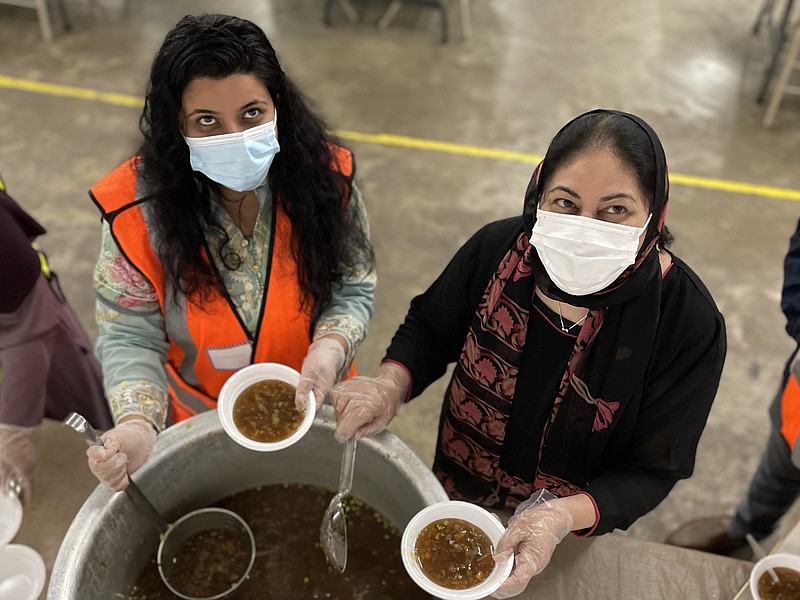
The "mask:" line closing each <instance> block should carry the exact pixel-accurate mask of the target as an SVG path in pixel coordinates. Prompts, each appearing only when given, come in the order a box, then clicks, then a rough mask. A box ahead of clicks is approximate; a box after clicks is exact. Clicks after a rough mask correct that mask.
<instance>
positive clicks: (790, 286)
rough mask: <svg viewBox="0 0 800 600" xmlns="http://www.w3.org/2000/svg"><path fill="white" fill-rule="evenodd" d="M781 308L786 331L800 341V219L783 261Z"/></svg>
mask: <svg viewBox="0 0 800 600" xmlns="http://www.w3.org/2000/svg"><path fill="white" fill-rule="evenodd" d="M781 308H782V309H783V314H785V315H786V332H787V333H788V334H789V335H790V336H792V337H793V338H794V339H795V340H796V341H797V342H798V343H800V221H798V223H797V229H796V230H795V232H794V234H793V235H792V238H791V240H790V241H789V251H788V252H787V253H786V258H785V259H784V261H783V292H782V294H781Z"/></svg>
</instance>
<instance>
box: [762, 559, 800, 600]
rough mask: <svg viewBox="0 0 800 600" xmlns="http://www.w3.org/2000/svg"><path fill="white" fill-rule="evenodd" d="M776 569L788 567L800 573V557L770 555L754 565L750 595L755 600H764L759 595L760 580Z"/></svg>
mask: <svg viewBox="0 0 800 600" xmlns="http://www.w3.org/2000/svg"><path fill="white" fill-rule="evenodd" d="M776 567H786V568H788V569H793V570H794V571H797V572H798V573H800V556H798V555H796V554H787V553H778V554H768V555H767V556H765V557H764V558H762V559H761V560H759V561H758V562H757V563H756V564H755V565H753V569H752V570H751V571H750V595H751V596H753V600H764V598H762V596H761V595H760V594H759V593H758V580H759V579H761V576H762V575H764V574H765V573H766V572H767V569H770V568H772V569H774V568H776ZM767 577H769V574H767Z"/></svg>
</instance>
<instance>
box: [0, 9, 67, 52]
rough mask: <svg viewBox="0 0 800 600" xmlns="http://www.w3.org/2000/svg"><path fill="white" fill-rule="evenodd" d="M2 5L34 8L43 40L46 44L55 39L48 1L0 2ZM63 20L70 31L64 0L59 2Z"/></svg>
mask: <svg viewBox="0 0 800 600" xmlns="http://www.w3.org/2000/svg"><path fill="white" fill-rule="evenodd" d="M0 4H11V5H13V6H22V7H24V8H32V9H34V10H35V11H36V17H37V18H38V19H39V29H40V30H41V32H42V38H44V40H45V41H46V42H49V41H51V40H52V39H53V24H52V22H51V21H50V12H49V10H48V8H47V0H0ZM57 4H58V8H59V11H60V12H61V18H62V19H63V21H64V27H65V29H69V28H70V26H69V20H68V19H67V8H66V7H65V6H64V0H57Z"/></svg>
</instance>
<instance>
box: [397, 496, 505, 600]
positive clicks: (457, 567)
mask: <svg viewBox="0 0 800 600" xmlns="http://www.w3.org/2000/svg"><path fill="white" fill-rule="evenodd" d="M504 531H505V528H504V527H503V524H502V523H501V522H500V519H498V518H497V517H496V516H495V515H493V514H492V513H490V512H489V511H487V510H485V509H483V508H481V507H480V506H477V505H475V504H470V503H468V502H461V501H457V500H451V501H446V502H439V503H437V504H433V505H431V506H428V507H426V508H424V509H422V510H421V511H419V512H418V513H417V514H416V515H415V516H414V518H412V519H411V521H409V523H408V525H407V526H406V528H405V530H404V532H403V537H402V540H401V556H402V559H403V565H404V566H405V568H406V571H408V574H409V575H410V576H411V579H413V580H414V582H415V583H416V584H417V585H418V586H420V587H421V588H422V589H424V590H425V591H427V592H428V593H430V594H432V595H434V596H436V597H437V598H443V599H444V600H478V599H479V598H484V597H486V596H488V595H490V594H492V593H493V592H494V591H495V590H497V588H499V587H500V586H501V585H502V584H503V582H504V581H505V580H506V578H508V575H509V574H510V573H511V569H512V567H513V565H514V559H513V558H509V559H508V560H506V561H504V562H503V563H500V564H498V563H495V561H494V558H493V556H492V555H493V553H494V547H495V545H496V544H497V542H498V541H499V540H500V536H501V535H503V532H504Z"/></svg>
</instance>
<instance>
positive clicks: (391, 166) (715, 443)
mask: <svg viewBox="0 0 800 600" xmlns="http://www.w3.org/2000/svg"><path fill="white" fill-rule="evenodd" d="M65 2H66V7H67V9H68V13H69V16H70V19H71V21H72V24H73V29H72V31H70V32H64V31H62V29H61V27H60V22H59V21H58V19H56V24H55V25H56V27H55V28H56V39H55V40H54V41H53V42H52V43H49V44H48V43H45V42H43V41H42V40H41V37H40V34H39V29H38V25H37V21H36V17H35V13H34V11H32V10H29V9H23V8H17V7H10V6H4V5H2V3H0V114H1V115H2V118H0V140H2V142H1V143H0V172H2V173H3V175H4V176H5V178H6V180H7V183H8V185H9V188H10V191H11V193H12V194H13V195H14V196H15V197H16V198H17V199H18V200H19V201H20V203H21V204H22V205H23V206H24V207H26V208H27V209H29V210H30V211H31V212H32V213H33V214H34V215H35V216H36V217H37V218H38V219H39V220H40V221H41V222H42V223H43V224H44V225H45V226H46V227H47V228H48V230H49V233H48V234H47V236H46V237H45V238H43V239H42V240H41V241H42V245H43V246H44V248H45V249H46V250H47V251H48V252H49V254H50V256H51V259H52V263H53V266H54V268H55V269H56V270H57V272H58V273H59V274H60V277H61V281H62V282H63V287H64V288H65V291H66V294H67V296H68V297H69V299H70V300H71V302H72V303H73V305H74V306H75V308H76V310H77V311H78V313H79V316H80V317H81V319H82V321H83V323H84V324H85V325H86V327H87V328H88V330H89V331H90V332H91V333H92V334H94V333H95V332H96V328H95V326H94V322H93V296H92V290H91V273H92V267H93V264H94V261H95V258H96V254H97V251H98V247H99V223H98V215H97V212H96V210H95V208H94V206H93V205H92V204H91V202H90V201H89V199H88V196H87V193H86V192H87V190H88V189H89V187H90V186H91V184H92V183H93V182H94V181H96V180H97V179H98V178H100V177H101V176H103V175H104V174H105V173H106V172H107V171H109V170H110V169H112V168H113V167H115V166H116V165H117V164H119V163H120V162H122V160H124V159H125V158H127V157H128V156H129V155H130V154H131V153H132V152H134V151H135V149H136V148H137V145H138V139H139V138H138V131H137V123H138V118H139V114H140V107H139V106H138V105H137V103H136V102H134V105H133V106H123V105H120V104H118V103H114V100H113V98H112V99H110V100H109V99H108V98H105V99H104V98H102V97H100V98H98V97H94V98H92V97H74V96H72V97H70V96H69V94H67V93H65V91H64V90H63V89H61V90H60V89H58V88H52V87H48V86H39V87H33V88H31V89H18V88H19V86H18V85H17V83H19V82H18V80H31V81H35V82H39V83H41V84H61V85H65V86H78V87H80V88H86V89H90V90H97V91H99V92H102V93H115V94H126V95H132V96H134V97H138V98H141V97H142V96H143V94H144V89H145V84H146V80H147V75H148V72H149V66H150V62H151V60H152V57H153V55H154V53H155V51H156V49H157V48H158V46H159V45H160V43H161V41H162V40H163V37H164V35H165V33H166V32H167V30H168V29H169V28H170V27H171V26H172V25H174V23H175V22H176V21H177V20H178V19H179V18H180V17H181V16H183V15H184V14H186V13H189V12H192V13H200V12H230V13H233V14H237V15H238V16H242V17H246V18H249V19H252V20H254V21H255V22H257V23H259V24H260V25H261V26H262V27H264V29H265V30H266V32H267V34H268V36H269V37H270V38H271V40H272V41H273V43H274V45H275V47H276V48H277V50H278V53H279V55H280V57H281V58H282V61H283V64H284V67H285V70H286V71H287V72H288V73H289V74H290V75H291V76H292V77H293V78H294V79H295V81H296V82H297V83H298V84H299V85H300V87H301V88H302V89H303V90H304V91H305V92H306V94H307V95H308V96H309V97H310V98H311V99H312V101H313V103H314V104H315V106H316V107H317V108H318V109H319V111H320V112H321V113H322V114H323V115H324V116H325V118H326V119H327V120H328V123H329V125H330V126H331V127H332V128H334V129H337V130H341V131H343V132H351V133H347V136H346V139H345V141H346V143H347V144H348V145H349V146H350V147H351V148H352V149H353V150H354V151H355V153H356V155H357V160H358V176H359V180H360V184H361V188H362V190H363V192H364V195H365V198H366V201H367V205H368V210H369V213H370V219H371V226H372V236H373V241H374V244H375V249H376V254H377V265H378V273H379V287H378V292H377V298H376V307H375V317H374V319H373V321H372V323H371V325H370V332H369V335H368V338H367V340H366V342H365V343H364V345H363V347H362V348H361V350H360V351H359V355H358V361H359V365H360V367H361V370H362V372H365V373H367V374H370V373H372V372H373V371H374V369H375V367H376V366H377V363H378V361H379V360H380V358H381V356H382V354H383V351H384V349H385V348H386V346H387V344H388V342H389V340H390V338H391V336H392V334H393V332H394V330H395V329H396V327H397V325H398V324H399V322H400V321H401V320H402V318H403V317H404V315H405V312H406V310H407V307H408V302H409V300H410V299H411V298H412V297H413V296H414V295H415V294H417V293H419V292H421V291H422V290H424V289H425V288H426V287H427V285H428V284H429V283H430V282H431V281H432V280H433V279H434V277H435V276H436V275H437V274H438V273H439V272H440V270H441V269H442V268H443V267H444V265H445V264H446V263H447V261H448V260H449V258H450V257H451V255H452V254H453V253H454V252H455V250H456V249H457V248H458V247H459V246H460V244H462V243H463V242H464V241H465V240H466V238H467V237H468V236H469V235H470V234H471V233H472V232H473V231H474V230H476V229H477V228H478V227H479V226H481V225H482V224H484V223H485V222H488V221H490V220H494V219H498V218H502V217H506V216H509V215H513V214H516V213H518V212H519V211H520V209H521V207H522V197H523V194H524V191H525V188H526V185H527V183H528V179H529V177H530V173H531V172H532V169H533V164H532V163H531V160H530V159H528V160H524V156H523V157H522V158H520V157H518V155H514V154H513V153H514V152H517V153H530V154H534V155H541V154H543V153H544V151H545V150H546V148H547V145H548V143H549V140H550V139H551V137H552V136H553V135H554V134H555V133H556V131H557V130H558V129H559V127H560V126H561V125H562V124H563V123H565V122H566V121H567V120H569V119H570V118H571V117H573V116H574V115H576V114H578V113H580V112H583V111H585V110H588V109H591V108H595V107H598V106H600V107H607V108H617V109H621V110H626V111H630V112H633V113H636V114H639V115H641V116H643V117H644V118H645V119H646V120H648V121H649V122H650V123H651V124H652V125H653V127H654V128H655V130H656V131H657V132H658V133H659V134H660V136H661V138H662V141H663V143H664V146H665V148H666V152H667V157H668V159H669V162H670V172H671V173H672V174H673V175H674V176H695V177H699V178H707V179H705V180H704V181H707V180H726V181H732V182H737V183H740V184H755V185H762V186H772V187H778V188H788V189H789V190H794V200H797V199H798V198H800V196H798V192H797V190H798V189H800V169H798V152H799V151H800V101H798V99H797V98H795V99H791V98H790V99H787V100H786V101H785V102H784V104H783V106H782V108H781V110H780V112H779V113H778V118H777V121H776V124H775V126H774V127H773V128H772V129H770V130H766V129H764V128H763V127H762V126H761V118H762V116H763V110H764V108H763V106H760V105H758V104H756V102H755V100H754V99H755V97H756V95H757V92H758V88H759V85H760V83H761V77H762V73H763V70H764V64H765V57H766V52H767V39H766V36H765V32H764V31H762V32H761V34H760V35H753V34H752V32H751V27H752V25H753V23H754V20H755V17H756V13H757V9H758V8H757V7H758V5H760V3H755V2H752V1H750V0H706V1H705V2H696V1H695V0H669V1H666V0H615V1H614V2H613V3H592V2H575V1H572V2H570V1H565V2H531V1H530V0H474V1H473V2H472V11H471V12H472V20H473V28H474V33H473V36H472V37H471V39H468V40H462V39H461V38H460V36H459V28H458V21H457V19H455V18H454V19H453V21H454V24H453V28H452V32H453V35H452V38H453V39H452V42H451V43H450V44H447V45H442V44H440V43H439V41H438V32H439V30H438V22H437V17H436V16H435V14H434V13H432V12H430V11H429V10H428V9H421V8H419V7H415V6H408V7H404V8H403V9H402V10H401V12H400V13H399V14H398V16H397V18H396V19H395V20H394V22H393V23H392V24H391V25H390V27H389V28H388V29H387V30H386V31H378V30H377V29H376V27H375V25H374V24H375V22H376V21H377V20H378V18H379V17H380V16H381V14H382V12H383V10H384V9H385V7H386V6H387V5H388V0H381V1H377V0H372V1H369V0H354V4H355V6H356V7H357V8H358V9H359V10H361V11H362V13H363V19H362V22H361V23H359V24H352V23H350V22H349V21H348V20H347V19H346V18H345V16H344V14H343V13H342V12H341V10H339V9H338V8H335V11H334V25H333V27H331V28H326V27H325V26H324V25H323V23H322V4H323V2H322V1H321V0H260V1H259V2H255V1H244V0H235V1H227V2H222V1H211V0H203V1H197V0H195V1H192V2H189V1H187V0H171V1H170V2H162V1H160V0H133V1H131V2H129V6H127V5H126V4H124V3H123V0H93V1H91V2H90V1H89V0H65ZM451 5H452V6H453V7H454V11H453V13H454V16H455V15H457V12H456V11H455V5H456V3H455V2H452V3H451ZM54 12H56V11H54ZM9 78H13V79H9ZM352 132H357V133H362V134H378V133H388V134H394V135H398V136H408V137H410V138H414V139H421V140H435V141H441V142H449V143H453V144H460V145H468V146H477V147H480V148H483V149H500V150H503V151H506V153H505V154H503V153H500V154H498V155H497V157H496V158H492V157H488V156H486V154H488V153H483V155H481V154H480V153H478V155H477V156H476V155H470V154H468V153H466V152H458V151H457V149H458V148H463V146H458V147H457V148H456V150H455V151H454V150H450V151H439V150H435V149H430V148H409V147H404V146H401V145H400V146H398V145H392V144H391V143H377V142H376V141H374V140H373V139H370V138H368V139H367V140H366V141H363V140H362V141H359V140H356V139H355V138H354V136H353V134H352ZM681 181H684V182H685V183H684V184H680V183H678V181H677V180H676V181H673V188H672V198H671V209H670V213H669V218H668V224H669V225H670V228H671V229H672V231H673V232H674V234H675V237H676V243H675V245H674V247H673V250H674V251H675V252H676V253H677V254H678V255H680V256H681V257H682V258H683V259H684V260H686V261H687V262H688V263H689V264H690V265H692V266H693V268H694V269H695V270H696V271H697V273H698V274H699V275H700V276H701V278H702V279H703V280H704V281H705V283H706V284H707V286H708V288H709V289H710V290H711V292H712V294H713V295H714V297H715V299H716V301H717V303H718V305H719V307H720V309H721V310H722V312H723V313H724V314H725V316H726V319H727V325H728V340H729V352H728V358H727V362H726V365H725V371H724V373H723V378H722V384H721V387H720V391H719V395H718V397H717V400H716V403H715V406H714V408H713V411H712V413H711V416H710V419H709V423H708V426H707V428H706V431H705V434H704V436H703V438H702V441H701V447H700V451H699V453H698V457H697V466H696V470H695V474H694V476H693V477H692V478H691V479H689V480H687V481H683V482H680V483H679V484H678V485H677V486H676V488H675V489H674V491H673V492H672V494H671V495H670V496H669V497H668V498H667V499H666V500H665V501H664V502H663V503H662V505H660V506H659V507H658V508H657V509H656V510H655V511H653V512H652V513H651V514H649V515H647V516H646V517H644V518H642V519H641V520H640V521H639V522H637V523H636V524H635V525H634V526H633V527H632V528H631V529H630V530H629V533H630V534H631V535H633V536H636V537H640V538H642V539H647V540H653V541H661V540H663V539H664V537H665V535H666V534H667V532H668V531H669V530H670V529H672V528H673V527H674V526H675V525H676V524H678V523H680V522H681V521H683V520H684V519H688V518H691V517H696V516H701V515H706V514H715V513H724V512H729V511H731V510H732V508H733V507H734V505H735V503H736V502H737V500H738V498H739V497H740V495H741V494H742V492H743V491H744V489H745V487H746V485H747V483H748V481H749V477H750V474H751V473H752V471H753V469H754V468H755V462H756V460H757V458H758V456H759V454H760V451H761V447H762V444H763V441H764V440H765V438H766V434H767V427H768V420H767V406H768V403H769V401H770V399H771V397H772V395H773V393H774V391H775V387H776V384H777V380H778V377H779V374H780V372H781V370H782V368H783V364H784V361H785V360H786V357H787V356H788V354H789V352H790V351H791V349H792V342H791V340H790V339H789V338H788V336H787V335H786V334H785V332H784V329H783V327H784V323H785V321H784V318H783V316H782V313H781V311H780V307H779V296H780V286H781V280H782V260H783V256H784V253H785V251H786V249H787V244H788V240H789V237H790V235H791V233H792V232H793V231H794V227H795V224H796V222H797V219H798V217H799V216H800V210H798V205H797V204H796V203H795V202H793V201H791V200H790V199H787V195H786V194H784V195H783V197H781V194H780V193H778V197H771V196H769V194H767V193H763V194H761V193H756V192H754V191H752V190H751V191H747V188H745V187H743V186H733V188H734V189H732V190H730V191H720V190H719V189H706V188H704V187H702V186H701V185H698V184H692V185H688V184H687V183H688V181H687V180H685V179H682V180H681ZM789 195H791V194H789ZM446 382H447V380H446V379H442V380H441V381H440V382H438V383H437V384H436V385H434V386H432V387H431V388H430V389H429V390H428V391H427V392H426V393H425V394H424V395H423V396H422V397H420V398H419V399H417V400H415V401H414V402H413V403H412V404H411V405H409V406H407V407H406V408H405V409H404V410H403V411H402V413H401V415H400V416H399V417H398V418H397V419H396V420H395V422H394V423H393V424H392V426H391V429H392V430H393V431H394V432H395V433H396V434H398V435H399V436H401V437H402V438H403V439H404V440H405V441H406V442H407V443H408V444H409V445H410V446H411V447H412V448H413V449H414V450H415V451H416V452H417V453H418V454H419V455H420V456H421V457H422V458H423V459H424V460H425V461H427V462H428V463H430V462H431V460H432V456H433V446H434V441H435V429H436V422H437V416H438V409H439V405H440V401H441V397H442V394H443V391H444V388H445V385H446Z"/></svg>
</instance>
